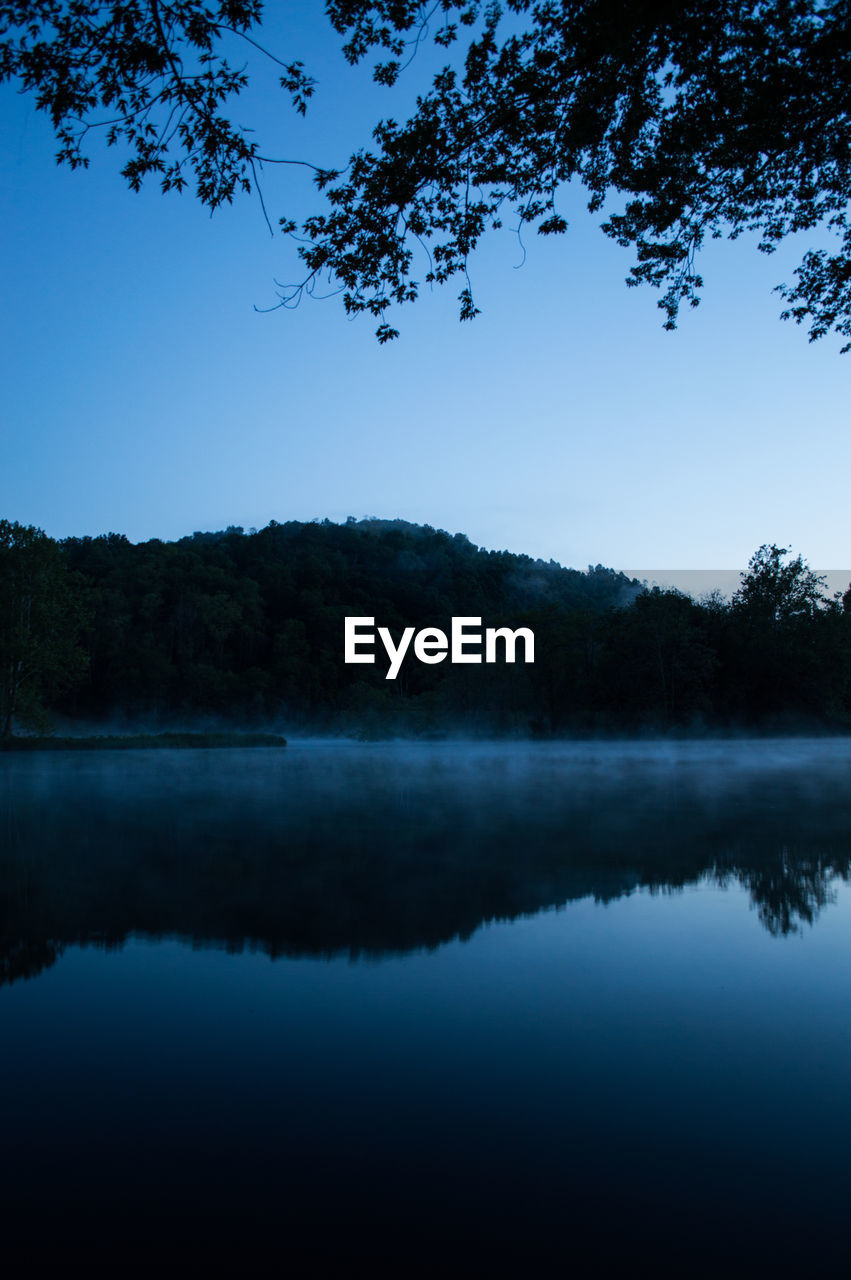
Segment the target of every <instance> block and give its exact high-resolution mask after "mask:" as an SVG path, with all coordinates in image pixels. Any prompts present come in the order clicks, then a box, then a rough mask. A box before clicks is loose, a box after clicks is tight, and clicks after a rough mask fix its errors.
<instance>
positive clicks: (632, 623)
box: [9, 520, 851, 736]
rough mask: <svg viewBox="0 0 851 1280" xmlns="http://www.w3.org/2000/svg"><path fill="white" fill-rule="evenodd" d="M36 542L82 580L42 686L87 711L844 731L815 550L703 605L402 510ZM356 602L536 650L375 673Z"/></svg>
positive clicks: (407, 729)
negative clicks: (521, 638)
mask: <svg viewBox="0 0 851 1280" xmlns="http://www.w3.org/2000/svg"><path fill="white" fill-rule="evenodd" d="M39 537H40V539H42V540H43V545H44V547H45V548H47V550H48V552H49V553H50V554H49V557H48V558H50V557H53V558H57V559H58V560H59V561H60V562H61V569H62V576H61V582H62V584H63V587H62V589H63V592H66V593H67V592H68V591H70V590H71V584H73V593H74V594H73V597H69V596H67V595H63V597H62V598H63V600H65V602H66V606H67V609H68V611H69V616H72V617H73V618H74V619H75V620H76V621H75V623H74V635H75V637H79V638H78V639H76V638H75V640H74V643H73V644H70V640H69V645H70V647H68V648H67V653H66V656H67V661H68V663H69V664H70V667H72V668H73V671H69V679H68V680H67V681H64V682H63V680H61V679H59V677H60V675H61V674H62V673H61V671H58V670H57V669H56V667H57V663H59V661H60V658H61V654H62V652H65V651H63V650H60V649H57V648H56V647H55V646H54V647H53V648H51V649H50V651H49V655H48V656H49V659H50V663H51V664H52V666H51V667H50V672H51V682H49V683H48V684H45V694H48V693H49V692H50V690H53V693H52V696H50V697H49V698H48V702H49V705H50V706H51V707H52V709H53V710H54V711H59V712H61V713H63V714H64V715H65V716H70V717H72V718H76V719H78V720H80V721H84V722H87V723H96V724H97V723H104V722H110V723H114V722H115V719H116V717H117V718H118V719H119V720H120V722H121V723H125V724H127V725H128V727H131V726H135V725H136V724H137V723H144V724H146V725H160V726H162V725H166V726H178V725H184V724H185V723H186V722H189V723H192V724H193V725H195V726H200V727H207V728H219V727H226V726H227V725H228V724H236V723H239V724H240V725H242V726H246V725H249V726H250V725H255V726H259V725H266V724H271V723H274V724H275V725H276V726H280V727H282V728H283V729H285V730H286V729H287V728H302V729H306V728H309V729H315V730H320V731H331V730H333V731H341V730H342V731H346V732H357V733H360V734H361V735H364V736H371V735H377V736H382V735H386V734H388V733H402V734H415V735H423V734H425V735H428V734H440V733H445V732H452V731H461V732H472V733H493V732H496V733H521V734H529V733H532V734H553V733H555V734H564V733H584V732H609V731H612V732H634V731H643V730H663V731H670V730H677V729H680V730H690V729H696V728H699V727H719V728H724V727H734V726H742V727H748V726H750V727H754V726H762V727H766V728H774V729H777V728H784V727H788V728H793V727H796V726H799V725H803V726H809V727H814V726H825V727H840V726H843V725H847V724H848V723H849V712H851V590H849V592H848V593H847V594H846V595H845V597H844V599H843V600H839V599H834V600H828V599H826V598H825V597H824V596H823V594H822V591H821V580H820V579H819V578H817V576H816V575H815V574H813V573H812V571H811V570H809V569H808V568H807V566H806V565H805V563H804V562H803V561H802V560H801V558H800V556H799V557H797V558H795V559H791V558H790V557H789V555H788V553H787V552H786V551H785V550H784V549H783V548H780V547H776V546H771V547H762V548H760V550H759V551H758V552H757V554H756V555H755V556H754V558H753V560H752V561H751V564H750V567H749V570H748V573H747V575H746V576H745V577H744V579H743V585H742V587H741V589H740V591H739V592H738V593H737V594H736V596H735V597H734V598H733V600H732V601H731V602H729V603H725V602H723V601H720V600H718V599H714V598H713V599H709V600H706V601H703V602H700V603H698V602H696V601H694V600H692V599H691V598H690V597H688V596H684V595H682V594H680V593H679V592H676V591H663V590H660V589H659V588H653V589H652V590H647V589H642V587H641V584H640V583H638V582H637V581H635V580H630V579H628V578H626V577H625V576H624V575H623V574H620V573H616V572H614V571H613V570H611V569H605V568H603V567H602V566H600V565H598V566H597V567H596V568H589V570H588V571H587V572H586V573H580V572H578V571H577V570H572V569H564V568H562V567H561V566H559V565H557V564H555V563H554V562H552V561H551V562H549V563H545V562H543V561H540V560H532V559H530V558H529V557H528V556H521V555H513V554H511V553H509V552H505V551H499V552H495V551H484V550H480V549H478V548H477V547H475V546H474V545H473V544H472V543H471V542H469V540H468V539H467V538H465V537H464V536H463V535H461V534H456V535H455V536H454V537H453V536H452V535H450V534H448V533H445V532H442V531H440V530H435V529H432V528H429V527H428V526H425V527H421V526H417V525H411V524H407V523H406V522H404V521H401V520H398V521H380V520H364V521H355V520H349V522H348V523H347V524H345V525H337V524H332V523H330V522H329V521H325V522H323V523H313V524H300V523H296V522H291V523H288V524H278V523H276V522H274V521H273V522H272V523H271V524H269V525H268V526H267V527H266V528H265V529H262V530H260V531H259V532H252V533H249V534H246V533H244V532H243V531H242V530H241V529H237V528H230V529H228V530H226V531H224V532H222V533H196V534H194V535H193V536H192V537H188V538H183V539H181V540H180V541H178V542H161V541H159V540H157V539H153V540H151V541H150V542H145V543H140V544H138V545H133V544H132V543H130V542H129V541H128V540H127V539H126V538H124V537H122V536H120V535H117V534H107V535H105V536H103V537H98V538H70V539H68V540H67V541H65V542H64V543H62V544H55V543H52V542H51V541H50V539H47V538H46V537H45V535H43V534H41V535H39ZM21 554H22V555H23V552H22V553H21ZM9 580H10V581H11V579H9ZM53 582H54V578H51V579H49V580H48V579H45V590H46V591H47V592H48V594H49V593H50V592H51V591H55V586H51V583H53ZM34 608H35V611H36V613H37V612H38V609H39V608H41V604H40V602H38V601H36V602H35V605H34ZM350 615H355V616H371V617H374V618H375V619H376V625H380V626H386V627H388V628H389V629H390V632H391V634H392V635H393V636H394V637H395V638H397V639H398V637H399V636H400V635H401V633H402V631H403V629H404V628H405V627H414V628H416V629H420V628H423V627H427V626H431V627H440V628H441V629H443V630H444V631H446V632H448V631H449V630H450V625H451V624H450V620H451V618H452V617H453V616H459V615H460V616H471V615H472V616H480V617H481V618H482V625H483V626H484V627H487V626H491V627H500V626H508V627H511V628H512V629H514V628H517V627H521V626H526V627H530V628H531V629H532V630H533V632H534V634H535V640H536V654H535V657H536V660H535V663H534V665H527V664H525V663H523V662H522V661H518V662H517V663H515V664H514V665H509V664H506V663H503V662H497V663H495V664H487V665H485V664H482V665H479V666H459V665H453V664H450V663H449V662H448V661H444V662H442V663H440V664H439V665H425V664H423V663H420V662H418V661H417V660H416V659H415V658H414V657H413V655H412V654H411V655H409V656H408V657H407V658H406V659H405V661H404V663H403V664H402V667H401V671H400V674H399V676H398V678H397V679H396V680H388V679H386V671H387V662H386V661H385V660H384V654H383V651H382V650H381V648H380V646H379V647H378V649H377V652H376V662H375V664H374V665H372V666H369V665H357V666H354V665H346V664H345V663H344V660H343V633H344V618H345V617H346V616H350ZM34 616H35V614H34ZM51 616H52V615H51ZM81 647H82V650H83V651H84V655H85V662H84V665H85V673H84V674H83V675H82V676H81V675H80V672H79V667H80V648H81ZM72 674H76V683H74V684H73V686H72V685H71V678H70V677H71V675H72Z"/></svg>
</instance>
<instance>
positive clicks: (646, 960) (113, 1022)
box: [0, 739, 851, 1276]
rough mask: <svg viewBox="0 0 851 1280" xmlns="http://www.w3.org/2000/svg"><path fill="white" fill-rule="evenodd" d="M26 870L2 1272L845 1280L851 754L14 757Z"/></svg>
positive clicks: (786, 750)
mask: <svg viewBox="0 0 851 1280" xmlns="http://www.w3.org/2000/svg"><path fill="white" fill-rule="evenodd" d="M0 833H2V853H0V1027H2V1046H3V1047H2V1054H0V1133H2V1152H3V1158H2V1162H0V1164H1V1165H2V1168H0V1225H2V1229H3V1239H4V1244H5V1245H9V1246H11V1245H12V1244H13V1243H16V1244H17V1245H18V1246H19V1248H20V1249H21V1250H22V1252H26V1251H28V1250H30V1249H31V1247H32V1246H33V1245H36V1246H38V1247H40V1248H45V1247H52V1248H55V1249H56V1250H57V1251H58V1253H59V1254H60V1255H61V1256H67V1255H68V1254H69V1251H73V1250H75V1249H77V1248H83V1247H87V1248H92V1247H95V1246H97V1247H98V1248H100V1247H104V1246H110V1245H114V1246H115V1247H119V1246H127V1245H133V1244H134V1243H135V1244H136V1245H138V1246H142V1245H151V1244H154V1245H156V1244H160V1243H162V1244H167V1245H168V1246H169V1247H170V1248H173V1249H174V1250H177V1251H178V1252H177V1253H176V1254H175V1256H179V1254H180V1251H181V1250H183V1251H186V1253H187V1256H190V1255H191V1256H206V1254H207V1253H210V1254H211V1255H213V1254H221V1256H223V1257H224V1256H229V1255H230V1254H236V1255H238V1256H239V1257H240V1258H243V1259H244V1258H246V1257H250V1256H252V1255H253V1254H254V1253H256V1254H257V1256H258V1257H261V1256H263V1255H266V1256H272V1257H273V1258H275V1259H276V1260H277V1263H279V1264H280V1267H281V1269H286V1268H295V1270H296V1272H297V1273H298V1274H313V1273H316V1274H324V1273H325V1270H326V1269H327V1268H329V1267H331V1268H336V1267H338V1266H348V1265H349V1264H350V1263H351V1264H353V1260H356V1259H360V1260H361V1261H362V1262H363V1263H365V1264H366V1269H367V1272H369V1271H370V1270H372V1271H375V1270H378V1269H384V1270H387V1271H392V1272H393V1273H394V1274H397V1275H400V1276H404V1275H408V1274H416V1273H418V1272H419V1271H429V1273H431V1272H432V1271H433V1270H434V1269H435V1268H441V1269H443V1270H448V1271H450V1272H452V1271H453V1270H454V1269H455V1268H457V1269H458V1270H464V1271H472V1272H473V1273H474V1274H475V1273H476V1271H477V1269H481V1270H488V1271H491V1272H494V1271H496V1272H500V1271H502V1272H505V1271H508V1272H511V1273H514V1272H517V1271H520V1272H523V1271H526V1273H527V1274H528V1273H529V1272H530V1271H531V1272H532V1273H534V1274H540V1272H541V1271H546V1272H547V1273H549V1272H550V1271H551V1270H555V1269H558V1271H559V1273H561V1272H563V1271H566V1270H570V1269H573V1268H574V1267H577V1266H578V1267H579V1268H580V1274H591V1272H590V1271H589V1270H588V1269H584V1270H583V1267H584V1266H586V1264H583V1263H582V1261H581V1260H582V1258H583V1256H584V1255H587V1253H588V1251H589V1250H590V1251H591V1253H592V1255H593V1257H594V1259H595V1261H596V1264H597V1265H599V1267H601V1268H603V1271H604V1272H605V1271H606V1269H607V1268H612V1269H614V1271H615V1272H616V1273H618V1274H620V1273H621V1271H622V1270H623V1269H625V1268H627V1267H629V1268H630V1269H635V1268H637V1269H639V1270H640V1271H641V1272H642V1273H643V1272H647V1273H648V1274H655V1273H659V1272H661V1271H663V1270H669V1269H673V1270H677V1271H678V1272H679V1274H683V1275H694V1274H700V1273H702V1272H703V1271H705V1272H706V1273H708V1274H716V1275H717V1274H719V1273H720V1271H721V1270H723V1271H724V1272H725V1273H726V1274H734V1273H740V1274H749V1275H754V1274H763V1273H764V1274H768V1273H769V1272H771V1273H772V1274H774V1273H776V1272H777V1271H778V1270H781V1269H783V1268H784V1267H787V1268H788V1267H790V1266H792V1265H794V1266H796V1267H799V1268H806V1269H807V1273H808V1274H813V1273H814V1274H819V1273H820V1271H823V1272H824V1273H826V1272H827V1271H828V1269H829V1270H831V1271H832V1270H833V1268H834V1263H836V1265H837V1266H838V1265H839V1263H838V1261H837V1260H838V1259H840V1258H843V1257H844V1255H845V1252H846V1249H847V1241H846V1223H847V1219H848V1196H849V1192H851V1088H849V1085H850V1084H851V964H849V961H851V887H850V886H849V878H850V877H851V741H849V740H845V739H841V740H838V739H819V740H801V739H797V740H795V739H790V740H777V741H768V740H757V741H747V740H741V741H714V740H707V741H704V742H675V743H659V742H652V741H648V742H630V743H619V742H609V743H601V742H596V743H571V744H544V743H538V744H532V745H529V744H519V743H498V744H493V743H480V744H467V745H465V744H459V743H425V744H402V745H399V744H362V743H348V742H316V741H314V742H297V741H296V742H292V743H291V744H290V746H289V747H287V748H286V750H283V751H282V750H274V749H268V750H267V749H254V750H242V749H225V750H211V751H194V750H192V751H177V752H172V751H128V752H109V751H104V752H55V753H47V754H43V755H41V754H38V753H26V754H20V755H17V754H12V753H8V754H6V755H4V756H2V757H0ZM270 1250H271V1255H270ZM122 1256H123V1255H122ZM312 1268H316V1271H315V1272H313V1271H312Z"/></svg>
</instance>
